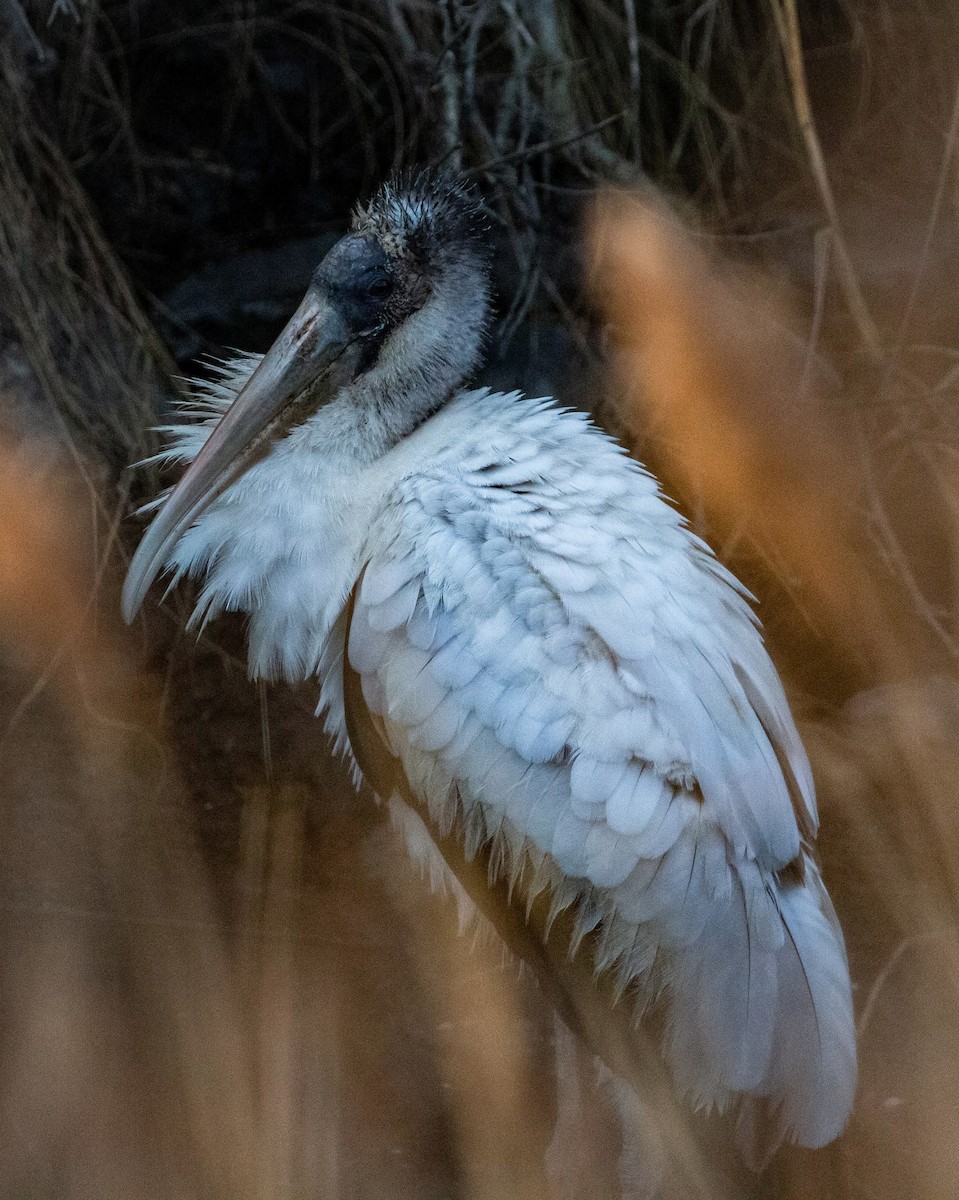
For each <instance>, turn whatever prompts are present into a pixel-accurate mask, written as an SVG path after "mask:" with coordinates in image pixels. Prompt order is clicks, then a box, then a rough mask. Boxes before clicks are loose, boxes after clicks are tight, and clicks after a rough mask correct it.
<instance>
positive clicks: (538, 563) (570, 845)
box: [123, 173, 856, 1147]
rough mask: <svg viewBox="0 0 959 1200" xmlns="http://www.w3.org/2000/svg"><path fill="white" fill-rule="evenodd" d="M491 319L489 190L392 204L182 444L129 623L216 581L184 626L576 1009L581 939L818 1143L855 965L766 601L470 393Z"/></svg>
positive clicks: (593, 473)
mask: <svg viewBox="0 0 959 1200" xmlns="http://www.w3.org/2000/svg"><path fill="white" fill-rule="evenodd" d="M488 316H489V282H488V249H487V242H486V237H485V227H484V222H483V220H482V218H481V210H480V208H479V206H478V204H477V202H476V200H475V198H474V197H473V196H472V195H471V194H470V193H469V191H468V190H467V189H466V188H464V187H463V186H461V185H460V184H459V183H458V182H457V181H456V180H455V179H453V178H450V177H444V176H436V175H431V174H428V173H427V174H423V175H421V176H419V177H418V178H416V179H413V180H407V181H394V182H393V183H391V184H388V185H386V186H385V187H383V188H382V190H381V191H380V192H379V193H378V195H377V196H376V197H375V198H374V199H373V201H372V202H371V203H370V204H369V205H368V206H367V207H366V208H361V209H359V210H358V211H357V212H356V214H355V216H354V219H353V222H352V226H351V229H350V232H349V233H348V234H347V235H346V236H345V237H344V238H343V239H342V240H341V241H340V242H339V243H337V245H335V246H334V247H333V249H332V250H331V251H330V252H329V254H328V255H327V256H326V258H325V259H324V260H323V262H322V263H321V264H320V266H319V267H318V268H317V270H316V273H315V274H314V276H313V279H312V282H311V284H310V286H309V289H308V291H307V294H306V297H305V299H304V300H303V302H302V304H301V305H300V307H299V308H298V309H297V311H296V313H295V314H294V316H293V317H292V319H291V320H290V322H289V324H288V325H287V326H286V328H285V329H284V330H283V332H282V333H281V334H280V336H279V338H278V339H277V341H276V343H275V345H274V346H273V347H272V349H271V350H270V351H269V352H268V353H267V354H266V355H265V356H264V357H263V358H262V359H261V358H260V357H258V356H253V355H250V356H244V357H241V358H240V359H238V360H236V361H235V362H233V363H232V364H231V365H229V366H228V367H226V368H225V369H224V372H223V376H222V378H221V379H220V380H219V381H218V382H214V383H212V384H208V385H206V387H205V390H204V389H202V388H201V390H200V391H199V392H198V393H197V395H196V397H195V406H194V412H193V414H192V417H193V420H192V423H191V422H187V423H183V424H176V425H172V426H169V427H167V430H166V432H167V434H168V439H169V446H168V448H167V449H166V450H165V451H164V453H163V455H162V457H164V458H165V459H167V460H170V461H173V460H181V461H185V462H188V463H189V464H190V465H189V467H188V469H187V470H186V473H185V474H184V475H183V477H182V479H181V481H180V483H179V485H178V486H177V487H176V488H175V489H174V490H173V491H172V493H171V494H169V495H168V496H166V497H161V498H160V499H159V500H157V501H156V502H155V507H157V508H158V510H159V511H158V512H157V515H156V517H155V519H154V521H153V523H152V525H151V527H150V528H149V530H148V532H147V533H146V536H145V537H144V538H143V541H142V543H141V545H140V547H139V549H138V551H137V554H136V556H135V558H134V560H133V563H132V566H131V567H130V571H129V575H128V577H127V580H126V585H125V589H124V596H123V604H124V613H125V616H126V618H127V620H131V619H132V618H133V616H134V614H135V613H136V611H137V610H138V608H139V607H140V605H141V603H142V601H143V599H144V596H145V595H146V593H147V590H148V589H149V587H150V585H151V583H152V582H153V580H154V578H155V577H156V576H157V574H158V573H160V572H161V571H163V570H164V569H169V570H171V571H172V572H173V582H174V583H175V582H176V581H177V580H178V579H180V578H181V577H183V576H186V575H191V576H200V577H203V579H204V583H203V586H202V590H201V591H200V594H199V599H198V603H197V606H196V609H195V611H194V613H193V616H192V624H193V625H194V626H202V625H203V624H205V623H206V622H207V621H209V620H211V619H212V618H213V617H215V616H216V615H217V614H218V613H220V612H222V611H224V610H240V611H243V612H245V613H247V614H248V615H249V665H250V671H251V673H252V675H254V676H256V677H260V678H264V677H265V678H275V677H285V678H286V679H289V680H302V679H305V678H312V677H318V678H319V681H320V695H321V701H320V708H319V710H318V711H319V712H320V713H322V714H324V715H325V718H326V724H327V727H328V729H329V730H330V731H331V732H332V734H333V735H334V736H335V738H336V739H337V742H338V745H339V746H340V747H341V748H342V750H343V751H345V752H346V753H347V754H349V755H351V756H352V759H353V763H354V768H355V769H356V771H357V772H358V773H362V774H363V775H365V776H366V778H367V779H368V781H369V782H370V784H371V785H372V787H373V788H374V790H375V791H376V792H377V793H378V794H379V796H380V797H381V798H382V799H383V801H385V802H388V803H389V804H390V805H391V806H392V807H393V809H394V810H395V812H396V813H397V814H399V817H400V823H401V825H402V827H403V829H404V832H405V834H406V836H407V840H408V845H409V847H410V850H411V852H412V853H413V854H414V855H416V856H419V857H422V856H423V855H427V856H429V855H433V856H434V857H435V855H436V850H437V849H438V850H439V851H440V852H441V854H442V856H443V859H445V861H446V863H448V864H449V865H450V866H451V867H452V868H453V869H454V870H455V871H457V872H458V873H459V875H460V877H461V878H462V880H463V881H464V883H465V886H466V887H467V888H468V890H469V891H470V894H471V895H472V898H473V899H474V900H475V901H476V902H477V903H478V904H479V906H480V907H481V908H482V909H484V910H485V909H486V908H487V907H488V906H487V905H486V903H485V901H486V898H487V896H489V897H491V896H493V895H494V894H495V895H496V896H498V901H497V903H498V905H499V908H498V910H497V915H496V916H494V920H495V921H496V923H497V924H498V926H499V927H500V929H501V930H502V931H503V932H504V935H505V936H507V937H509V938H511V939H513V940H514V942H515V943H516V944H517V945H518V947H519V952H520V953H522V954H524V955H526V957H529V958H533V959H534V960H535V961H536V963H537V966H538V968H539V969H540V972H541V974H542V975H543V976H544V977H551V978H552V983H553V986H552V994H553V995H554V997H558V1001H557V1002H558V1003H560V1005H561V1006H562V1003H563V996H562V993H563V986H564V985H563V982H562V974H563V972H564V970H566V969H567V968H569V969H570V970H572V959H573V958H574V957H575V956H579V957H582V955H586V957H587V959H588V962H589V969H590V979H591V980H592V978H593V976H595V977H596V978H597V980H605V981H606V982H607V984H609V983H610V981H612V987H611V991H612V995H613V998H614V999H619V1000H620V1003H619V1004H618V1005H617V1007H618V1008H619V1009H620V1010H622V1009H623V1007H624V1006H626V1007H628V1006H630V1005H631V1006H632V1007H631V1008H629V1012H630V1015H631V1022H630V1023H631V1027H632V1020H633V1015H634V1014H635V1018H636V1019H638V1017H639V1016H641V1015H642V1014H643V1013H644V1012H645V1011H646V1010H647V1008H648V1007H649V1006H651V1005H652V1006H653V1007H655V1008H656V1010H657V1012H659V1013H661V1014H663V1015H662V1019H661V1021H660V1027H661V1029H662V1042H661V1045H662V1054H663V1056H664V1058H665V1061H666V1063H667V1064H668V1067H669V1070H670V1072H671V1074H672V1077H673V1079H674V1080H675V1083H676V1085H677V1086H678V1088H679V1089H680V1091H681V1092H682V1093H683V1094H685V1095H686V1096H687V1097H688V1098H689V1100H690V1101H691V1103H693V1104H694V1105H696V1106H700V1107H706V1108H711V1107H715V1108H720V1109H726V1108H731V1107H736V1108H737V1110H738V1121H739V1130H740V1136H741V1138H742V1140H743V1142H744V1143H749V1142H750V1140H751V1139H753V1138H755V1136H756V1133H755V1131H756V1129H758V1128H760V1127H762V1128H764V1129H767V1130H768V1131H769V1137H770V1139H771V1142H772V1144H776V1143H778V1142H779V1141H781V1140H783V1139H789V1140H792V1141H794V1142H797V1143H799V1144H800V1145H803V1146H811V1147H815V1146H821V1145H823V1144H825V1143H827V1142H829V1141H830V1140H831V1139H832V1138H834V1137H835V1136H836V1135H837V1134H838V1133H839V1132H840V1131H841V1129H842V1128H843V1125H844V1123H845V1121H846V1119H847V1115H848V1113H849V1109H850V1106H851V1103H852V1098H853V1091H854V1087H855V1077H856V1051H855V1039H854V1030H853V1021H852V1005H851V998H850V981H849V972H848V967H847V962H846V954H845V949H844V945H843V938H842V934H841V932H840V929H839V927H838V924H837V921H836V918H835V915H834V913H833V909H832V906H831V904H830V901H829V897H828V895H827V893H826V891H825V888H824V886H823V884H822V881H821V878H820V874H819V871H818V870H817V867H816V865H815V863H814V861H813V859H812V857H811V850H810V847H811V842H812V840H813V837H814V835H815V833H816V828H817V813H816V802H815V796H814V791H813V781H812V777H811V773H810V769H809V764H808V761H807V758H806V755H805V752H804V750H803V747H802V744H801V742H800V740H799V736H798V734H797V732H796V728H795V726H794V724H793V720H792V717H791V715H790V712H789V708H788V706H787V702H786V698H785V695H784V693H783V689H782V686H781V684H780V681H779V678H778V676H777V674H776V671H775V668H774V667H773V665H772V663H771V661H770V659H769V657H768V655H767V653H766V651H765V649H764V646H763V642H762V639H761V635H760V633H759V630H758V627H757V622H756V620H755V618H754V616H753V613H752V611H751V609H750V607H749V604H748V597H747V595H746V593H745V592H744V589H743V588H742V587H741V586H740V584H739V583H738V582H737V580H736V579H735V578H734V577H733V576H732V575H731V574H730V573H729V572H728V571H727V570H725V569H724V568H723V567H722V566H721V565H720V563H719V562H718V561H717V560H716V558H715V557H714V556H713V554H712V553H711V551H710V550H709V548H708V547H707V546H706V545H705V544H704V543H703V542H702V541H700V540H699V539H698V538H697V537H695V536H694V535H693V534H692V533H691V532H690V530H689V529H688V528H687V526H686V524H685V523H684V521H683V519H682V518H681V516H680V515H679V514H678V513H677V512H676V511H675V509H674V508H672V507H671V506H670V505H669V504H668V503H667V502H666V501H665V500H664V498H663V496H662V494H661V493H660V491H659V489H658V486H657V483H656V480H655V479H654V478H653V477H652V476H651V475H650V474H649V473H648V472H647V471H645V470H644V469H643V467H642V466H640V465H639V464H638V463H636V462H635V461H633V460H631V459H630V458H629V457H627V455H626V453H625V452H624V451H623V449H622V448H621V447H620V446H619V445H617V444H616V443H615V442H614V441H613V440H612V439H610V438H609V437H607V436H606V435H604V434H603V433H601V432H600V431H599V430H598V429H597V428H595V427H594V426H593V425H592V424H591V423H590V422H589V420H588V419H587V418H586V417H585V416H583V415H581V414H580V413H577V412H570V411H566V410H564V409H562V408H558V407H556V405H555V404H554V403H553V401H552V400H550V399H526V398H524V397H522V396H520V395H519V394H517V393H511V394H502V393H494V392H490V391H489V390H486V389H481V390H468V389H465V388H464V381H465V380H466V379H467V377H468V376H469V374H470V372H471V371H472V370H473V368H474V367H475V366H476V364H477V361H478V359H479V357H480V353H481V348H482V344H483V337H484V331H485V329H486V326H487V322H488ZM197 418H199V419H197ZM171 586H172V584H171ZM476 863H479V864H481V870H480V871H479V872H478V873H477V872H476V871H475V870H474V871H473V873H472V874H471V873H470V872H471V866H470V864H474V865H475V864H476ZM497 889H498V891H497ZM484 893H487V896H484ZM504 914H505V915H504ZM537 914H539V916H538V917H537ZM558 914H560V915H561V917H562V919H563V920H565V922H566V926H565V927H566V931H567V937H568V944H567V945H565V946H564V947H563V949H562V952H556V951H555V950H554V949H553V948H552V946H553V935H552V933H551V932H550V931H551V930H552V929H553V928H554V922H555V923H556V925H557V926H558V925H560V924H562V921H561V920H558ZM577 947H578V949H577ZM574 951H575V955H574ZM597 986H598V985H597ZM573 1017H574V1018H575V1014H573Z"/></svg>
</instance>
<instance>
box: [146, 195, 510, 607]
mask: <svg viewBox="0 0 959 1200" xmlns="http://www.w3.org/2000/svg"><path fill="white" fill-rule="evenodd" d="M484 232H485V222H484V220H483V217H482V210H481V208H480V205H479V202H478V200H477V198H476V197H475V195H473V193H472V192H470V191H469V190H468V189H467V188H465V187H464V186H463V185H462V184H461V183H460V182H459V181H458V180H457V179H456V178H455V177H454V176H450V175H446V174H437V173H432V172H423V173H422V174H420V175H418V176H416V177H415V178H413V179H402V178H400V179H394V180H391V181H390V182H389V183H387V184H386V185H384V187H382V188H381V189H380V191H379V192H378V193H377V194H376V195H375V196H374V198H373V199H372V201H370V203H369V204H368V205H366V206H365V207H361V208H358V209H357V210H356V212H355V213H354V215H353V220H352V223H351V226H350V229H349V232H348V233H347V234H346V236H345V237H343V238H341V239H340V241H339V242H337V243H336V245H335V246H333V248H332V249H331V250H330V251H329V253H328V254H327V256H326V258H324V259H323V261H322V262H321V263H320V265H319V266H318V267H317V269H316V271H315V272H314V274H313V278H312V280H311V281H310V286H309V288H308V289H307V293H306V296H305V297H304V299H303V302H302V303H301V304H300V306H299V308H298V309H297V310H296V312H295V313H294V314H293V316H292V318H291V319H290V321H289V323H288V324H287V326H286V328H285V329H284V330H283V331H282V333H281V334H280V336H279V337H278V338H277V340H276V342H275V343H274V344H273V346H272V347H271V348H270V350H269V351H268V352H267V354H266V355H265V357H264V358H263V360H262V361H261V362H260V364H259V366H258V367H257V368H256V370H255V371H254V372H253V374H252V375H251V376H250V378H249V379H248V380H247V382H246V384H245V385H244V386H243V388H242V389H241V390H240V392H239V393H238V395H237V397H236V399H235V400H234V402H233V404H232V405H231V406H230V408H229V409H228V410H227V411H226V413H225V414H224V415H223V417H222V418H221V420H220V422H219V423H218V425H217V426H216V428H215V429H214V430H213V431H212V433H211V434H210V436H209V438H208V440H207V442H206V444H205V445H204V447H203V449H202V450H201V452H200V453H199V455H198V456H197V457H196V459H195V460H194V462H193V463H192V464H191V466H190V467H189V469H188V470H187V471H186V473H185V474H184V476H183V478H182V479H181V480H180V483H179V484H178V485H177V487H176V488H175V489H174V491H173V492H172V494H171V495H170V497H169V499H168V500H167V501H166V503H165V505H164V506H163V508H162V509H161V510H160V512H159V513H158V515H157V517H156V519H155V520H154V522H153V524H152V525H151V526H150V528H149V530H148V531H147V533H146V535H145V537H144V538H143V540H142V542H141V543H140V546H139V548H138V550H137V553H136V555H135V557H134V559H133V562H132V563H131V566H130V570H129V573H128V574H127V579H126V583H125V585H124V589H123V612H124V616H125V617H126V619H127V620H128V621H129V620H132V619H133V616H134V615H135V613H136V612H137V610H138V608H139V607H140V605H141V603H142V602H143V598H144V596H145V595H146V593H147V591H148V589H149V587H150V584H151V583H152V582H153V580H154V579H155V578H156V576H157V574H158V573H159V572H160V571H161V570H162V568H163V566H164V564H165V562H166V560H167V558H168V556H169V553H170V550H171V549H172V547H173V546H174V545H175V543H176V542H177V540H178V539H179V538H180V537H181V536H182V534H183V533H184V532H185V531H186V529H188V528H189V527H190V525H191V524H193V522H195V521H196V520H197V519H198V518H199V517H200V516H201V514H202V513H203V511H204V510H205V509H206V508H207V507H208V506H209V505H210V504H211V503H212V502H213V501H214V500H215V499H216V498H217V497H218V496H220V495H221V494H222V493H223V492H224V491H225V490H226V489H227V488H229V487H230V486H231V484H233V483H235V482H236V480H237V479H239V478H240V476H242V475H243V473H244V472H245V471H247V470H248V469H249V468H250V467H251V466H252V465H253V464H254V463H255V462H257V461H258V460H259V459H261V458H263V457H265V456H266V455H267V454H268V453H269V452H270V450H271V449H272V447H273V446H274V445H276V444H277V442H279V441H281V440H282V439H284V438H285V437H287V436H288V435H289V434H290V433H291V432H292V431H293V430H294V429H296V428H297V427H299V426H301V425H304V424H305V423H306V422H308V421H310V420H312V419H314V418H315V417H316V416H317V414H318V413H319V410H320V409H322V408H324V407H325V406H327V405H329V404H330V403H331V402H332V401H337V403H340V404H351V403H352V404H355V405H356V406H358V407H359V408H360V409H361V410H363V411H366V412H368V414H369V418H370V421H371V422H373V421H374V420H375V422H376V424H377V434H376V436H377V438H378V439H379V442H380V443H384V442H385V444H382V445H381V449H383V450H385V449H387V448H388V447H389V444H390V443H391V442H392V443H395V442H396V441H398V440H399V439H400V438H401V437H403V436H404V434H406V433H408V432H410V431H411V430H412V429H414V428H415V427H416V425H418V424H419V423H420V422H421V421H423V420H424V419H425V418H426V417H428V416H429V415H431V413H432V412H434V411H435V410H436V409H438V408H439V407H441V406H442V404H444V403H445V401H446V400H447V399H448V398H449V397H450V396H451V395H452V394H453V392H454V391H455V390H456V388H457V387H458V386H459V384H461V383H462V382H463V380H464V379H465V377H466V376H467V375H468V374H469V372H470V371H471V370H472V369H473V367H474V366H475V365H476V361H477V359H478V357H479V353H480V349H481V345H482V340H483V333H484V330H485V327H486V322H487V314H488V308H489V267H488V251H487V249H486V246H485V239H484ZM357 415H358V416H360V417H361V418H362V415H363V414H362V411H360V412H359V413H358V414H357ZM360 427H361V428H362V425H361V426H360Z"/></svg>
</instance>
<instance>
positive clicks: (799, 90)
mask: <svg viewBox="0 0 959 1200" xmlns="http://www.w3.org/2000/svg"><path fill="white" fill-rule="evenodd" d="M769 3H770V6H771V8H772V13H773V17H774V18H775V21H776V30H777V32H778V34H779V41H780V44H781V46H782V52H783V58H784V59H785V63H786V73H787V75H788V77H789V85H790V88H791V90H792V101H793V110H794V112H795V115H796V120H797V121H798V123H799V131H800V133H801V134H802V139H803V143H804V145H805V147H806V153H807V155H808V156H809V165H810V168H811V170H812V174H813V179H814V180H815V183H816V187H817V189H818V191H819V198H820V200H821V201H822V206H823V208H824V209H825V210H826V216H827V217H828V219H829V224H830V226H831V228H832V235H833V239H834V243H835V247H836V264H837V267H838V270H839V284H840V286H841V288H842V291H843V295H844V296H845V298H846V304H847V305H848V307H849V311H850V313H851V315H852V318H853V320H854V321H855V323H856V327H857V329H858V330H859V335H860V337H861V338H862V340H863V343H864V345H865V347H866V349H867V351H868V352H869V355H870V357H871V358H872V359H874V360H875V361H876V362H877V363H881V362H883V361H884V355H883V350H882V343H881V340H880V337H879V330H878V329H877V328H876V324H875V322H874V321H873V319H872V316H871V314H870V312H869V308H868V306H867V304H866V301H865V298H864V296H863V294H862V290H861V289H860V287H859V280H858V279H857V278H856V271H855V268H854V266H853V262H852V258H851V256H850V254H849V248H848V247H847V245H846V239H845V238H844V237H843V234H842V229H841V227H840V224H839V213H838V210H837V208H836V200H835V197H834V195H833V190H832V184H831V183H830V181H829V172H828V170H827V169H826V159H825V155H824V154H823V150H822V143H821V142H820V140H819V134H818V132H817V130H816V122H815V118H814V117H813V111H812V103H811V102H810V99H809V87H808V84H807V81H806V66H805V62H804V60H803V45H802V35H801V34H800V32H799V15H798V13H797V11H796V0H769Z"/></svg>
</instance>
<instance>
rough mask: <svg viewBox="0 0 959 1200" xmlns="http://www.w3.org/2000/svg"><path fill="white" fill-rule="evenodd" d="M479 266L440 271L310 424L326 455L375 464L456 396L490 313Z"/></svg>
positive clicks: (463, 262) (460, 264) (456, 264)
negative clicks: (426, 293)
mask: <svg viewBox="0 0 959 1200" xmlns="http://www.w3.org/2000/svg"><path fill="white" fill-rule="evenodd" d="M488 292H489V285H488V281H487V275H486V269H485V265H484V264H483V263H481V262H480V261H479V260H476V259H475V258H473V257H472V256H470V255H467V256H465V257H461V258H458V259H455V260H454V261H453V262H451V263H450V264H448V265H447V267H446V270H445V272H444V274H443V276H442V278H441V279H440V280H439V281H438V282H437V285H436V286H435V287H434V289H433V291H432V294H431V296H430V299H429V300H428V301H427V303H426V304H424V305H423V307H422V308H421V309H419V310H418V311H417V312H415V313H413V314H412V315H411V316H409V317H408V318H407V319H406V320H404V321H402V322H401V323H400V324H399V325H398V326H397V327H396V328H395V329H394V330H393V331H392V332H391V333H390V334H389V335H388V336H387V337H386V338H385V339H384V341H383V344H382V346H381V347H380V350H379V353H378V354H377V356H376V359H375V360H374V362H373V363H372V365H371V366H370V367H369V369H368V370H366V371H364V372H363V374H362V375H360V376H358V377H357V378H356V379H355V380H354V381H353V382H352V383H351V384H349V385H348V386H347V387H345V388H344V389H343V390H342V391H341V392H340V393H339V395H338V396H337V397H336V398H335V400H334V401H333V402H332V403H331V404H329V405H327V406H326V407H325V408H323V409H320V410H319V411H318V412H317V413H316V414H315V417H314V418H312V420H311V422H310V423H311V424H315V426H316V427H317V428H318V429H319V430H321V431H322V432H321V437H322V439H323V445H324V448H325V451H326V453H330V452H332V453H333V454H335V455H337V456H338V457H340V458H343V457H345V458H346V460H347V461H348V462H349V463H350V464H357V465H363V464H368V463H370V462H373V461H375V460H376V459H378V458H381V457H382V456H383V455H384V454H387V453H388V452H389V451H390V450H392V449H393V447H394V446H396V445H398V444H399V443H400V442H401V441H402V440H403V439H404V438H405V437H408V436H409V435H410V434H411V433H412V432H413V431H414V430H415V429H418V428H419V426H420V425H422V424H423V422H424V421H427V420H429V418H430V417H431V416H433V414H434V413H436V412H438V411H439V410H440V409H441V408H442V407H443V406H444V405H445V404H446V403H447V401H448V400H449V399H450V398H451V397H452V396H453V395H454V394H455V393H456V392H457V391H459V390H460V389H461V388H462V386H463V384H464V382H465V380H466V378H467V377H468V376H469V374H470V372H471V371H472V370H473V369H474V367H475V366H476V364H477V362H478V360H479V357H480V352H481V349H482V343H483V336H484V332H485V329H486V324H487V319H488V312H489V295H488Z"/></svg>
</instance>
